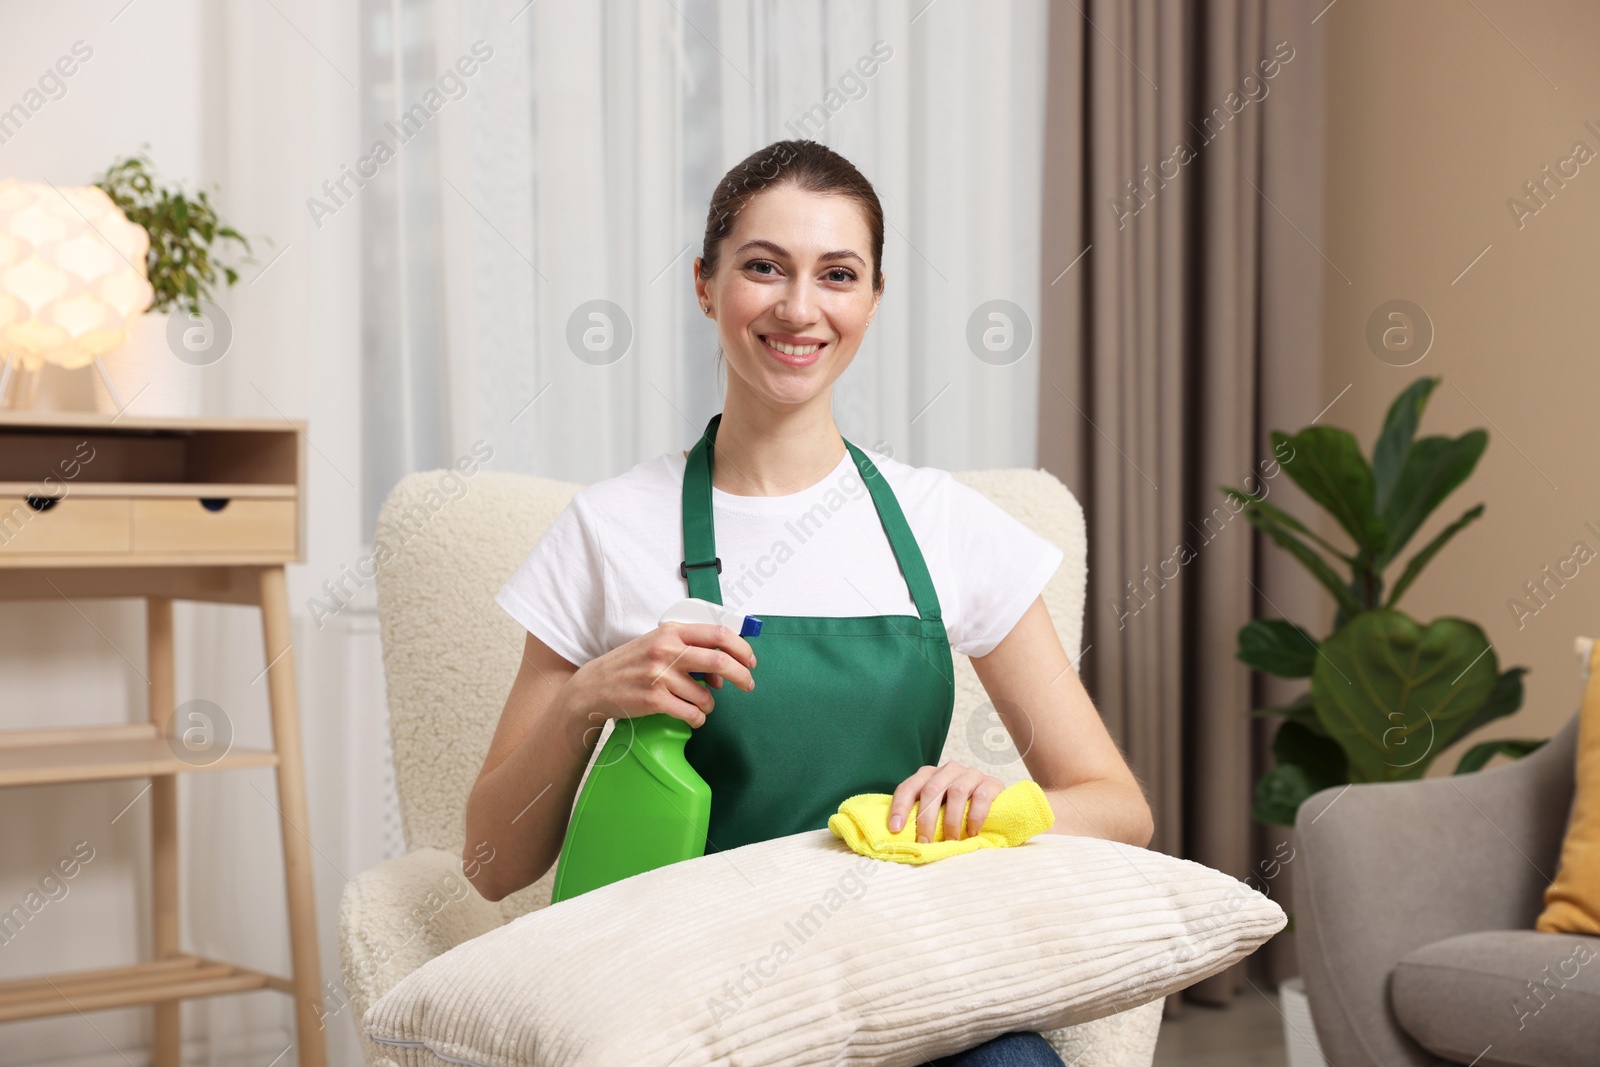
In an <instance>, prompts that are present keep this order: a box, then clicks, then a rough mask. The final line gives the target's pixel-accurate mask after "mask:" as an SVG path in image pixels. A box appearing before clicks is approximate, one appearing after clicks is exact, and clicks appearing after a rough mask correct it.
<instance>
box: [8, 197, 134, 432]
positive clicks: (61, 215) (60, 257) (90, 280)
mask: <svg viewBox="0 0 1600 1067" xmlns="http://www.w3.org/2000/svg"><path fill="white" fill-rule="evenodd" d="M149 248H150V235H149V234H147V233H146V232H145V230H144V227H142V226H140V225H138V224H137V223H133V222H129V221H128V218H127V216H125V215H124V214H123V213H122V210H121V209H120V208H119V207H117V205H116V204H115V203H114V202H113V201H112V200H111V198H110V197H109V196H107V195H106V194H105V191H104V190H102V189H99V188H97V187H95V186H92V185H91V186H82V187H60V186H53V185H49V184H47V183H43V182H25V181H19V180H17V179H15V178H6V179H3V180H0V406H4V404H5V401H6V397H7V394H8V390H9V387H10V385H11V380H12V377H13V372H14V371H16V370H18V369H20V370H21V371H22V372H23V373H25V374H27V375H28V376H29V378H30V379H31V380H29V381H28V382H27V383H26V384H27V387H26V389H24V387H23V386H24V382H23V381H22V380H19V381H18V383H17V390H16V392H17V395H18V397H22V396H23V395H26V398H27V399H26V401H25V403H23V404H21V405H19V406H29V405H32V403H33V401H34V398H35V397H36V396H37V394H38V389H39V380H40V377H41V374H42V372H43V369H44V364H45V363H54V364H56V365H57V366H60V367H62V368H65V369H68V370H70V369H73V368H76V367H83V366H87V365H88V364H90V363H93V364H95V366H96V367H97V368H98V369H99V371H100V374H101V375H102V376H105V374H106V369H105V364H104V363H102V362H101V361H100V357H101V356H103V355H105V354H106V353H108V352H111V351H113V350H115V349H116V348H117V347H118V346H119V345H121V344H122V343H123V342H124V341H125V340H126V339H127V337H128V331H129V329H130V328H131V327H132V325H133V323H134V321H135V320H136V319H137V318H138V316H139V315H140V314H141V313H142V312H143V311H144V310H145V309H146V308H147V307H149V305H150V300H151V297H152V296H153V295H154V290H153V289H151V287H150V282H149V281H148V279H147V277H146V267H145V255H146V253H147V252H148V251H149Z"/></svg>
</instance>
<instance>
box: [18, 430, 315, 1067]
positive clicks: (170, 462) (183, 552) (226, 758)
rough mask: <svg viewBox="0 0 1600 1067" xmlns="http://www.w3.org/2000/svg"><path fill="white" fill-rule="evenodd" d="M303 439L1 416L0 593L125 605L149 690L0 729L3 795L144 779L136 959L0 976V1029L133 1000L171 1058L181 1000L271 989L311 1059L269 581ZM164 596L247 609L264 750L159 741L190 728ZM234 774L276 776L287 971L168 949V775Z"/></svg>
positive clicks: (157, 1046)
mask: <svg viewBox="0 0 1600 1067" xmlns="http://www.w3.org/2000/svg"><path fill="white" fill-rule="evenodd" d="M309 447H310V443H309V440H308V439H307V437H306V424H305V423H304V422H303V421H297V420H291V419H225V418H170V419H169V418H153V417H152V418H145V417H140V416H126V417H124V416H122V415H111V414H92V413H79V412H60V413H48V412H46V413H34V412H16V411H5V412H0V601H11V600H48V601H59V600H61V599H63V598H65V599H66V600H67V601H68V602H69V603H71V604H72V605H73V606H74V607H76V603H77V601H78V600H79V599H97V598H109V597H128V596H135V597H140V598H142V599H143V600H144V602H145V604H144V608H145V630H146V634H147V641H146V648H147V650H146V654H145V659H146V666H145V667H144V668H142V669H140V668H135V669H136V670H138V671H139V675H140V680H141V681H142V682H143V683H144V684H145V686H146V687H147V688H148V691H149V718H148V720H147V721H145V722H139V723H118V724H114V725H95V726H81V727H66V726H51V727H48V728H44V729H26V730H0V788H5V787H10V786H29V785H53V784H58V783H61V784H65V783H72V782H93V781H115V780H133V781H137V780H138V779H140V778H144V779H147V780H148V782H149V784H148V785H146V786H144V788H143V790H141V792H140V794H139V795H140V796H144V794H145V793H148V794H149V798H148V800H146V801H144V806H145V807H146V809H147V811H148V813H149V823H150V826H149V838H150V878H149V884H150V892H149V910H150V925H149V930H150V937H149V946H150V951H149V956H150V957H151V959H152V962H148V963H142V964H137V965H133V966H125V967H112V968H103V969H100V970H93V971H82V972H79V973H76V974H61V975H47V976H41V977H37V978H27V979H20V980H16V981H8V982H0V1023H5V1022H11V1021H13V1020H20V1019H34V1018H38V1017H40V1016H44V1015H64V1014H69V1013H74V1012H87V1011H98V1010H105V1009H108V1008H129V1007H133V1006H136V1005H149V1007H148V1008H147V1009H146V1010H147V1012H148V1014H149V1015H151V1016H152V1017H153V1023H154V1026H153V1028H152V1031H151V1039H150V1058H149V1062H150V1063H151V1064H153V1065H155V1067H180V1065H181V1063H182V1059H183V1057H182V1045H183V1026H182V1011H181V1008H182V1002H183V1001H184V1000H186V999H188V998H190V997H209V996H215V995H217V994H219V993H235V992H244V991H247V990H253V989H274V990H278V991H281V992H284V993H288V994H289V995H291V996H292V997H293V998H294V1007H293V1012H294V1017H295V1037H296V1044H297V1046H298V1053H299V1063H300V1067H327V1062H328V1056H327V1043H326V1039H325V1035H324V1034H323V1031H322V1020H321V1019H320V1018H319V1017H318V1013H317V1006H318V1003H319V1002H320V1001H321V999H322V997H323V995H324V992H323V989H322V979H321V963H320V961H319V958H318V945H317V922H316V895H315V885H314V884H313V879H312V877H311V872H312V853H311V841H310V839H309V838H308V837H307V836H306V834H305V831H304V829H303V827H306V826H308V825H309V824H310V822H311V818H310V812H309V811H308V810H307V808H306V796H305V767H304V763H303V762H302V753H301V741H300V717H299V715H300V713H299V707H298V703H297V700H296V697H295V681H294V657H293V655H292V652H293V641H292V635H291V630H292V623H291V619H290V613H289V593H288V581H287V579H286V577H285V575H284V565H285V564H287V563H295V562H299V561H300V559H301V557H302V554H303V553H302V551H301V548H302V545H303V544H304V543H305V485H306V450H307V449H308V448H309ZM37 497H46V498H49V499H50V502H49V503H46V502H45V501H42V500H39V499H35V498H37ZM219 501H221V503H219ZM175 600H197V601H204V602H210V603H219V604H246V605H250V606H252V607H254V608H257V609H259V610H260V612H261V635H262V651H263V653H264V657H263V660H262V662H263V663H264V664H265V667H266V669H265V670H263V671H262V672H261V675H260V676H258V677H257V680H259V679H260V677H262V676H264V677H265V678H266V693H267V712H268V715H269V716H270V719H271V725H272V734H271V737H272V746H271V748H270V749H268V750H262V749H253V748H239V747H229V748H228V749H226V750H225V751H223V752H222V753H221V754H220V755H214V754H213V753H194V754H192V756H191V754H190V753H187V752H185V751H184V750H183V748H182V746H175V745H173V744H172V743H171V742H170V740H169V738H170V737H171V736H172V735H173V733H174V732H175V731H181V730H182V729H183V728H184V727H185V726H194V725H199V724H198V723H194V722H186V721H185V720H184V719H182V718H181V717H179V716H180V711H179V709H180V704H179V702H178V693H177V668H176V664H175V660H174V652H175V649H174V644H175V640H174V635H173V602H174V601H175ZM79 639H81V638H79ZM185 756H191V758H189V759H186V758H184V757H185ZM199 756H206V757H207V759H195V757H199ZM213 756H214V758H212V757H213ZM191 759H193V760H194V761H191ZM244 767H270V768H272V771H273V776H274V779H275V781H276V785H277V801H276V803H275V804H274V806H275V807H276V808H277V809H278V830H279V841H278V843H279V845H280V846H281V847H282V849H283V871H284V889H285V891H286V897H287V903H288V919H289V955H290V960H291V962H292V968H293V972H294V977H293V978H292V979H285V978H277V977H274V976H272V975H269V974H265V973H262V972H259V971H252V970H249V969H247V968H244V967H235V966H233V965H232V964H227V963H219V962H217V961H216V960H211V959H206V958H204V957H200V956H193V955H189V954H187V953H185V952H184V951H183V949H182V945H181V938H180V936H179V929H180V925H181V924H180V919H181V912H180V909H179V898H180V892H179V890H180V879H179V869H178V845H179V841H178V810H179V803H178V777H179V775H183V774H187V773H189V772H191V771H217V770H234V769H238V768H244ZM129 791H130V792H131V791H132V789H130V790H129ZM5 851H6V850H5V849H4V848H0V852H5ZM7 858H8V857H7V856H0V863H3V862H4V861H5V860H6V859H7ZM209 859H215V857H209ZM0 906H3V905H0ZM63 933H64V934H70V933H71V930H70V929H64V931H63ZM4 1044H5V1042H4V1040H3V1039H0V1046H4Z"/></svg>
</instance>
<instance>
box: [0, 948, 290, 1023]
mask: <svg viewBox="0 0 1600 1067" xmlns="http://www.w3.org/2000/svg"><path fill="white" fill-rule="evenodd" d="M252 989H277V990H280V991H283V992H289V993H292V992H293V991H294V986H293V984H292V983H291V982H290V981H289V980H288V979H286V978H279V977H277V976H276V975H271V974H266V973H264V972H262V971H252V970H250V969H249V968H247V967H235V966H234V965H233V964H230V963H219V962H217V961H216V960H210V959H206V958H205V957H203V956H171V957H168V958H167V959H163V960H156V961H155V962H153V963H136V964H132V965H130V966H127V967H104V968H100V969H98V970H93V971H72V972H69V973H65V974H55V975H48V976H44V977H39V978H17V979H12V980H11V981H7V982H0V1022H14V1021H16V1020H18V1019H36V1018H39V1017H41V1016H45V1015H72V1014H75V1013H77V1012H89V1011H105V1010H107V1009H110V1008H129V1007H135V1006H138V1005H143V1004H160V1003H162V1002H164V1001H176V1000H183V999H186V998H188V997H214V996H219V995H221V994H224V993H244V992H248V991H249V990H252Z"/></svg>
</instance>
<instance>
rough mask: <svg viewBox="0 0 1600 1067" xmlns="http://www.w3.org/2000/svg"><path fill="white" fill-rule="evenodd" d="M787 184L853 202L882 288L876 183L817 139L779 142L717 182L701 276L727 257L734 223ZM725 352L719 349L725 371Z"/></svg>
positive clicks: (875, 279) (875, 289) (880, 221)
mask: <svg viewBox="0 0 1600 1067" xmlns="http://www.w3.org/2000/svg"><path fill="white" fill-rule="evenodd" d="M785 183H788V184H793V185H794V186H796V187H797V188H799V189H801V190H803V191H804V192H808V193H824V194H828V195H832V196H842V197H845V198H847V199H850V200H854V201H855V202H856V203H857V204H858V205H859V206H860V208H861V214H862V216H863V217H864V218H865V219H866V223H867V232H868V233H869V234H870V235H871V237H872V291H873V292H874V293H876V292H880V291H881V290H882V289H883V205H882V204H880V203H879V202H878V194H877V192H876V191H875V190H874V189H873V188H872V183H871V182H869V181H867V179H866V178H865V176H863V175H862V173H861V172H860V171H859V170H857V169H856V168H855V165H854V164H853V163H851V162H850V161H849V160H848V159H846V158H844V157H843V156H841V155H840V154H839V153H837V152H835V151H834V150H833V149H831V148H829V147H828V146H827V145H824V144H819V143H817V142H816V141H774V142H773V143H772V144H769V145H767V147H765V148H763V149H760V150H759V151H756V152H752V153H750V155H748V156H746V157H745V158H744V159H742V160H740V161H739V162H738V163H737V164H735V165H734V167H733V169H732V170H730V171H728V173H727V174H725V175H723V177H722V181H720V182H718V183H717V189H716V192H714V193H713V194H712V196H711V209H710V210H709V211H708V212H706V234H705V240H704V242H703V243H702V245H701V248H700V276H701V278H703V279H710V278H711V277H712V276H713V275H715V274H716V272H717V267H718V266H719V265H720V263H721V258H722V241H723V239H724V238H726V237H727V236H728V234H729V233H731V232H732V230H733V223H734V220H735V219H737V218H738V215H739V212H740V211H742V210H744V207H745V205H746V204H748V203H749V202H750V201H751V200H752V199H753V198H754V197H755V196H756V194H757V193H760V192H762V191H764V190H766V189H770V188H772V187H774V186H777V185H783V184H785ZM721 361H722V349H721V347H720V346H718V348H717V364H718V368H719V369H720V368H721Z"/></svg>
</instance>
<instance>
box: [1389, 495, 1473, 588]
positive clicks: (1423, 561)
mask: <svg viewBox="0 0 1600 1067" xmlns="http://www.w3.org/2000/svg"><path fill="white" fill-rule="evenodd" d="M1482 514H1483V505H1482V504H1475V505H1473V506H1472V507H1470V508H1468V509H1467V510H1466V511H1464V512H1462V513H1461V517H1460V518H1459V519H1457V520H1456V521H1455V522H1452V523H1451V524H1450V525H1449V526H1446V527H1445V528H1444V529H1443V530H1440V531H1439V533H1438V535H1437V536H1435V537H1434V539H1433V540H1432V541H1429V542H1428V543H1427V544H1426V545H1424V546H1423V547H1422V550H1421V551H1420V552H1418V553H1417V554H1416V555H1414V556H1412V557H1411V558H1410V559H1409V560H1407V561H1406V568H1405V570H1403V571H1401V572H1400V580H1399V581H1397V582H1395V583H1394V588H1393V589H1391V590H1390V591H1389V600H1388V602H1387V603H1386V604H1384V607H1388V608H1392V607H1394V606H1395V603H1396V602H1397V601H1398V600H1399V599H1400V594H1401V593H1404V592H1405V591H1406V590H1407V589H1408V588H1410V586H1411V583H1412V582H1414V581H1416V580H1417V575H1419V574H1421V573H1422V568H1424V567H1426V566H1427V565H1428V561H1429V560H1431V559H1432V558H1433V557H1434V556H1435V555H1437V554H1438V552H1439V549H1441V548H1443V547H1444V544H1445V542H1446V541H1448V540H1450V538H1452V537H1454V536H1455V535H1456V534H1457V533H1459V532H1460V531H1461V529H1462V528H1463V527H1465V526H1467V525H1469V524H1470V523H1472V522H1473V521H1475V520H1476V519H1477V518H1478V516H1479V515H1482Z"/></svg>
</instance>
